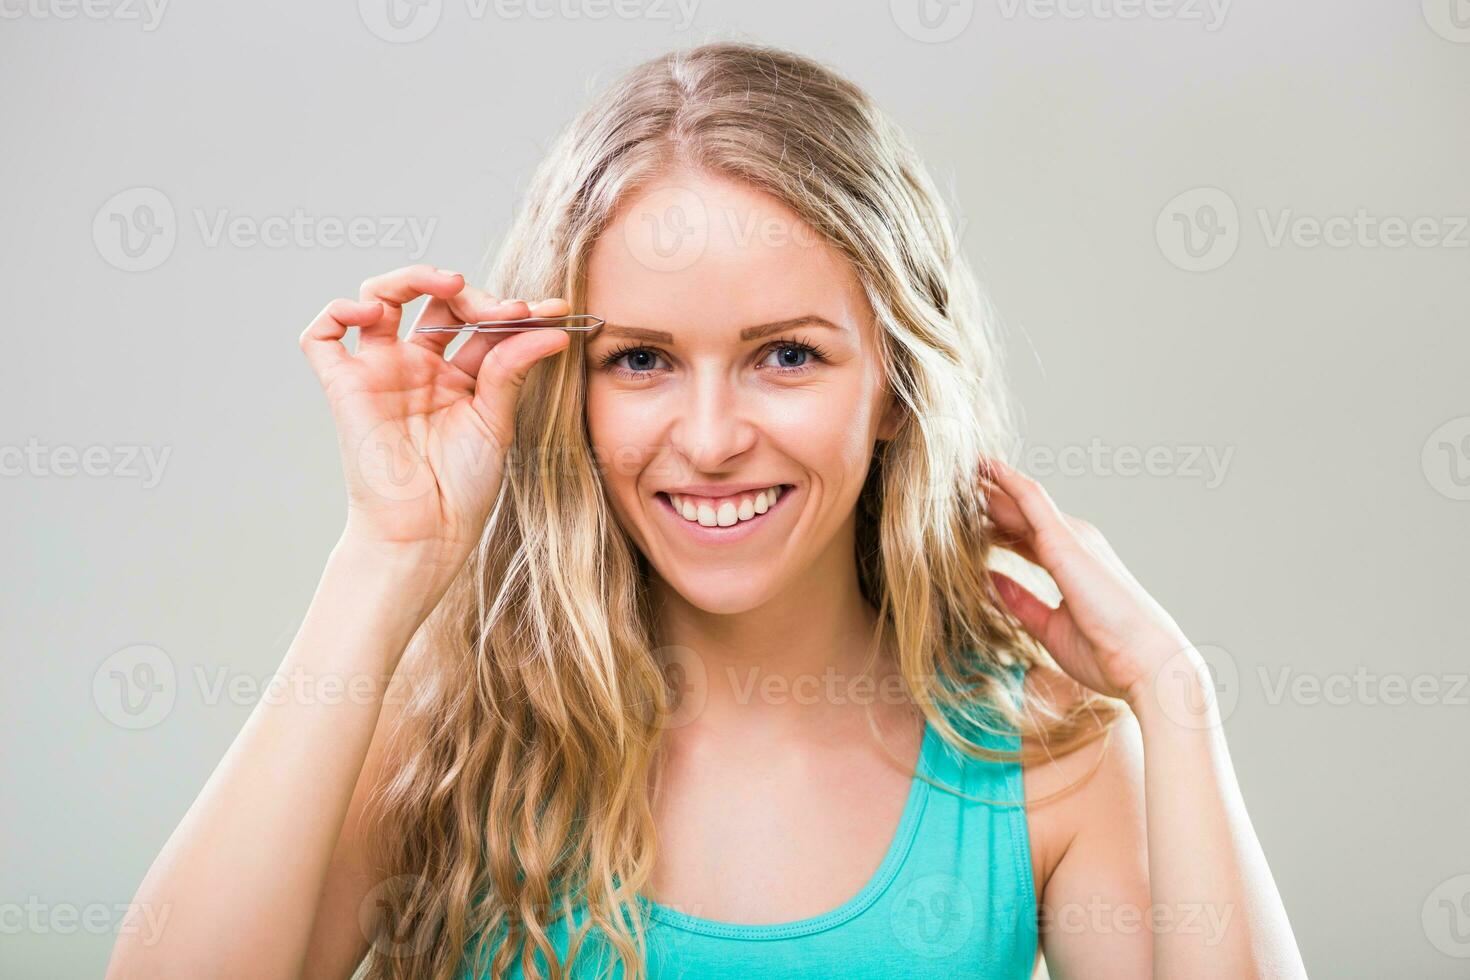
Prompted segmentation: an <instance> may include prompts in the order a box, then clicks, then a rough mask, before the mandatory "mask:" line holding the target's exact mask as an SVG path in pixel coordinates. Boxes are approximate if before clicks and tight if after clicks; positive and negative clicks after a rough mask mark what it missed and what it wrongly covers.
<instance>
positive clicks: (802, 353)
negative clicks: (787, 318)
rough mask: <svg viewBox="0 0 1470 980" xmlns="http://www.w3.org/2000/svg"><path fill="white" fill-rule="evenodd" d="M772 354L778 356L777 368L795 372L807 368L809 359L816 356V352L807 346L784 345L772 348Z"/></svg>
mask: <svg viewBox="0 0 1470 980" xmlns="http://www.w3.org/2000/svg"><path fill="white" fill-rule="evenodd" d="M771 353H772V354H775V355H777V357H776V362H777V363H776V364H775V365H774V366H775V367H778V368H784V369H789V370H795V369H797V368H802V367H805V366H806V359H807V357H808V356H809V355H811V354H815V353H816V351H814V350H812V349H811V348H810V347H808V346H807V345H806V344H790V343H782V344H777V345H775V346H774V347H772V348H771ZM784 355H793V356H784Z"/></svg>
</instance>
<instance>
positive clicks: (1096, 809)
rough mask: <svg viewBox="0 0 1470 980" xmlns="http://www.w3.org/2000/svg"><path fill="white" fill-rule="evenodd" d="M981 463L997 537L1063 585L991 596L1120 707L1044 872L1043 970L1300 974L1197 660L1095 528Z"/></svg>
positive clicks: (1010, 586) (1001, 468)
mask: <svg viewBox="0 0 1470 980" xmlns="http://www.w3.org/2000/svg"><path fill="white" fill-rule="evenodd" d="M988 469H989V475H990V477H992V478H993V479H987V480H986V483H987V491H988V499H989V504H990V516H991V518H992V519H993V520H994V521H995V523H996V525H997V527H998V528H999V529H1000V531H1001V532H1002V533H1003V534H1005V535H1006V536H1007V538H1008V539H1009V543H1007V544H1006V546H1007V547H1009V548H1012V549H1013V550H1015V551H1016V552H1017V553H1018V554H1020V555H1021V556H1022V557H1024V558H1026V559H1028V560H1030V561H1032V562H1034V563H1035V564H1037V565H1039V566H1040V567H1042V568H1044V569H1045V570H1046V571H1047V572H1048V573H1049V574H1050V575H1051V576H1052V578H1053V580H1054V581H1055V582H1056V583H1057V586H1058V588H1059V589H1060V591H1061V594H1062V602H1061V604H1060V605H1059V606H1058V607H1057V608H1056V609H1051V608H1050V607H1048V606H1047V605H1046V604H1045V603H1043V602H1041V601H1040V600H1039V599H1037V598H1036V597H1035V596H1033V595H1031V594H1030V593H1029V592H1027V591H1026V590H1025V589H1023V588H1021V587H1020V586H1019V585H1017V584H1016V583H1015V582H1014V581H1012V580H1011V579H1009V578H1006V577H1005V576H1003V575H999V574H997V575H996V580H997V585H998V587H999V590H1000V593H1001V596H1002V598H1003V599H1004V600H1005V602H1006V604H1007V606H1009V607H1010V609H1011V611H1012V613H1014V614H1015V616H1016V618H1017V619H1018V620H1019V621H1020V622H1021V624H1022V625H1023V626H1024V627H1025V628H1026V630H1027V631H1028V632H1029V633H1030V634H1031V635H1032V636H1034V637H1035V638H1036V639H1037V640H1038V641H1040V642H1041V643H1042V645H1043V646H1045V647H1046V649H1047V650H1048V652H1050V653H1051V654H1052V656H1053V657H1054V658H1055V659H1056V661H1057V664H1058V665H1059V666H1060V667H1061V668H1062V669H1063V670H1064V671H1065V672H1066V673H1067V674H1068V675H1069V676H1070V677H1071V678H1072V679H1073V680H1075V681H1076V682H1078V683H1080V684H1082V685H1084V686H1086V687H1088V688H1090V689H1092V690H1094V691H1098V692H1099V693H1102V694H1106V695H1109V696H1112V697H1119V698H1122V699H1124V700H1125V701H1127V703H1128V705H1129V706H1130V708H1132V715H1133V716H1132V718H1129V719H1125V720H1124V722H1123V723H1122V725H1123V727H1122V728H1121V730H1120V731H1116V732H1114V733H1113V738H1112V739H1111V741H1112V743H1113V744H1112V745H1110V746H1109V752H1108V754H1107V756H1105V757H1104V760H1103V764H1102V766H1101V767H1100V769H1099V771H1098V774H1097V778H1095V779H1092V780H1089V783H1090V785H1087V786H1086V788H1085V789H1084V790H1083V796H1082V799H1083V800H1085V801H1086V802H1082V803H1074V804H1073V805H1074V806H1080V807H1081V809H1080V810H1079V812H1078V813H1077V819H1076V821H1075V824H1074V827H1075V830H1074V833H1073V834H1072V839H1071V840H1070V842H1069V843H1068V845H1067V847H1066V851H1065V853H1064V854H1063V855H1062V857H1061V858H1060V860H1059V861H1058V863H1057V865H1056V867H1055V870H1054V871H1053V872H1052V874H1051V876H1050V878H1049V880H1048V881H1047V883H1046V892H1045V895H1044V897H1043V908H1042V916H1043V923H1042V925H1043V928H1044V929H1046V936H1045V943H1046V945H1045V950H1046V954H1047V962H1048V965H1049V967H1051V968H1052V969H1053V974H1054V976H1055V977H1058V978H1064V977H1074V976H1084V975H1085V976H1087V977H1096V976H1118V977H1125V976H1127V977H1136V976H1140V975H1148V974H1149V973H1152V975H1153V976H1158V977H1168V978H1170V980H1173V978H1189V977H1215V976H1228V977H1232V978H1236V977H1239V978H1249V977H1271V978H1278V977H1305V976H1306V970H1305V967H1304V966H1303V964H1302V960H1301V954H1300V953H1299V952H1298V951H1297V947H1296V941H1295V939H1294V937H1293V936H1292V932H1291V925H1290V922H1289V921H1288V919H1287V916H1286V910H1285V908H1284V906H1283V905H1282V902H1281V896H1280V894H1279V893H1278V892H1277V889H1276V885H1275V882H1274V881H1273V880H1272V877H1271V872H1270V869H1269V867H1268V866H1267V864H1266V859H1265V855H1264V854H1263V852H1262V850H1261V846H1260V842H1259V841H1258V840H1257V839H1256V835H1255V831H1254V830H1253V829H1252V828H1251V824H1250V818H1249V817H1248V816H1247V814H1246V810H1245V804H1244V802H1243V801H1242V799H1241V796H1240V789H1239V786H1238V785H1237V783H1236V779H1235V772H1234V770H1233V768H1232V767H1231V764H1230V757H1229V753H1228V752H1227V751H1226V747H1225V738H1224V734H1223V732H1222V730H1221V727H1220V717H1219V713H1218V709H1217V707H1216V705H1215V698H1214V689H1213V686H1212V685H1211V683H1210V680H1209V675H1208V672H1207V670H1206V668H1205V664H1204V661H1203V658H1202V657H1201V656H1200V654H1199V652H1198V651H1197V650H1195V649H1194V647H1193V646H1192V645H1191V644H1190V643H1189V642H1188V640H1187V639H1185V637H1184V635H1183V633H1182V632H1181V631H1180V630H1179V628H1178V626H1177V625H1176V624H1175V623H1174V621H1173V620H1172V619H1171V618H1170V617H1169V616H1168V614H1167V613H1165V612H1164V610H1163V609H1161V608H1160V607H1159V606H1158V604H1157V603H1156V602H1154V600H1153V599H1152V598H1151V597H1150V596H1149V595H1148V594H1147V593H1146V592H1145V591H1144V590H1143V588H1142V587H1141V586H1140V585H1139V584H1138V582H1137V580H1136V579H1134V578H1133V576H1132V575H1131V574H1130V573H1129V572H1128V570H1127V569H1126V568H1125V567H1124V566H1123V564H1122V562H1121V561H1119V559H1118V557H1117V555H1116V554H1115V553H1114V552H1113V550H1112V548H1111V547H1110V546H1109V545H1108V543H1107V541H1106V540H1105V539H1104V538H1103V537H1102V535H1101V534H1100V533H1099V532H1098V531H1097V530H1096V529H1095V528H1093V527H1092V526H1091V525H1089V524H1087V523H1086V522H1084V521H1080V520H1078V519H1076V518H1073V517H1069V516H1068V515H1065V514H1063V513H1061V511H1059V510H1058V509H1057V507H1056V505H1055V503H1053V502H1052V500H1051V498H1050V496H1049V495H1048V494H1047V493H1046V491H1045V490H1044V489H1043V488H1042V487H1041V486H1040V485H1039V484H1037V483H1036V482H1035V481H1034V480H1031V479H1029V478H1027V477H1025V476H1023V475H1021V474H1019V473H1017V472H1016V471H1014V470H1012V469H1010V468H1009V467H1008V466H1006V465H1005V464H1003V463H1000V462H999V461H991V463H990V464H989V466H988ZM1145 869H1146V882H1145V880H1144V878H1143V875H1142V874H1141V872H1142V871H1143V870H1145Z"/></svg>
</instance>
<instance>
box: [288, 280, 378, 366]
mask: <svg viewBox="0 0 1470 980" xmlns="http://www.w3.org/2000/svg"><path fill="white" fill-rule="evenodd" d="M383 313H384V309H383V304H382V303H377V302H367V303H364V302H362V301H361V300H353V299H334V300H332V301H331V302H330V303H328V304H327V305H326V307H325V308H324V309H323V310H322V311H321V312H320V313H318V314H317V315H316V319H314V320H312V321H311V323H309V324H307V327H306V329H305V330H303V331H302V332H301V337H300V343H301V350H302V353H304V354H305V355H306V360H307V363H308V364H310V365H311V369H312V371H313V372H315V374H316V376H317V379H318V380H323V381H324V380H325V379H326V373H327V372H328V371H331V370H332V369H333V368H335V367H336V366H337V365H339V364H341V363H342V362H344V361H350V360H351V359H352V355H350V354H348V353H347V348H346V347H344V346H343V345H342V338H343V337H345V336H346V335H347V330H348V328H349V327H357V328H359V329H369V328H371V327H372V326H373V325H374V324H376V323H377V322H378V321H379V320H380V319H382V317H383Z"/></svg>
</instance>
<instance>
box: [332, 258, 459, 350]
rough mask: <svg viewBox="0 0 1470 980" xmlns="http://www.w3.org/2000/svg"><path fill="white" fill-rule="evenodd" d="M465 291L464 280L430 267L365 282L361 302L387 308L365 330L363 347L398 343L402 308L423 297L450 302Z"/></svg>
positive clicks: (398, 271) (412, 268) (397, 271)
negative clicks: (381, 315)
mask: <svg viewBox="0 0 1470 980" xmlns="http://www.w3.org/2000/svg"><path fill="white" fill-rule="evenodd" d="M463 288H464V277H463V276H461V275H460V274H459V273H458V272H447V271H445V270H443V269H436V268H434V267H433V266H430V265H410V266H404V267H403V268H402V269H394V270H393V271H392V272H385V273H383V274H382V275H381V276H374V277H373V278H371V279H368V280H366V281H365V282H363V284H362V286H361V288H360V289H359V290H358V299H361V300H365V301H366V300H377V301H378V302H380V303H382V304H383V306H384V314H383V317H382V319H381V320H379V321H378V322H377V323H375V324H373V325H372V327H371V328H370V329H366V330H363V331H362V336H361V340H360V346H364V347H374V346H378V345H381V344H395V343H397V342H398V325H399V323H401V322H402V320H403V307H404V306H405V305H407V304H408V303H411V302H413V301H414V300H416V299H418V298H419V297H420V296H424V295H428V296H433V297H438V298H440V299H448V298H449V297H450V296H453V295H454V294H455V293H457V292H459V291H460V290H461V289H463Z"/></svg>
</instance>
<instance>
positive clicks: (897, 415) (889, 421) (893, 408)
mask: <svg viewBox="0 0 1470 980" xmlns="http://www.w3.org/2000/svg"><path fill="white" fill-rule="evenodd" d="M882 412H883V416H882V417H881V418H880V419H879V420H878V441H879V442H887V441H888V440H889V439H892V438H893V437H894V436H896V435H898V429H899V426H900V425H902V424H903V406H902V405H900V404H899V402H898V399H897V398H894V397H893V393H892V392H891V391H888V390H887V389H885V390H884V394H883V408H882Z"/></svg>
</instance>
